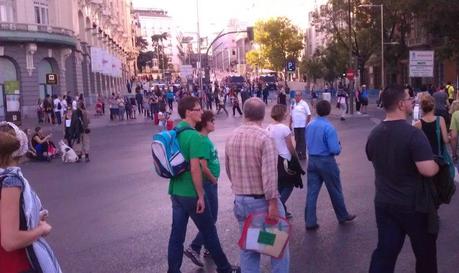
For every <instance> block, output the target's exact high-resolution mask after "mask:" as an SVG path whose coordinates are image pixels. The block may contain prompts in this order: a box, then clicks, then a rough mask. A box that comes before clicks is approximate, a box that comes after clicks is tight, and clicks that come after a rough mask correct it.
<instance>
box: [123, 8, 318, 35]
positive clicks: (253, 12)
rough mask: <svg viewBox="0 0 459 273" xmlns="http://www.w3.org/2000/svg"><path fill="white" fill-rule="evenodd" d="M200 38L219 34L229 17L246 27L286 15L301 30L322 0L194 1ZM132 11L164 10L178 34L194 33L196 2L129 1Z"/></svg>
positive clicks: (195, 27)
mask: <svg viewBox="0 0 459 273" xmlns="http://www.w3.org/2000/svg"><path fill="white" fill-rule="evenodd" d="M198 1H199V18H200V19H199V21H200V31H201V33H202V34H201V36H203V37H204V36H207V35H212V34H213V33H217V32H220V31H221V30H222V29H224V28H225V26H227V24H228V21H229V20H230V19H231V18H236V19H238V20H240V21H242V22H246V23H247V24H248V25H253V23H254V22H255V21H256V20H257V19H262V18H269V17H272V16H287V17H288V18H290V20H292V21H293V22H294V23H295V24H296V25H297V26H298V27H300V28H301V29H303V30H304V29H305V28H306V26H307V22H308V12H309V11H311V10H312V9H313V7H314V3H315V2H318V3H321V2H323V1H324V0H198ZM132 2H133V4H134V8H160V9H165V10H167V11H168V12H169V15H171V16H172V17H173V18H174V21H175V22H176V24H177V26H178V27H179V28H180V30H181V31H182V32H196V29H197V26H196V22H197V20H196V18H197V16H196V0H153V1H152V0H132Z"/></svg>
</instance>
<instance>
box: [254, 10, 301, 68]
mask: <svg viewBox="0 0 459 273" xmlns="http://www.w3.org/2000/svg"><path fill="white" fill-rule="evenodd" d="M254 33H255V42H256V43H258V44H259V45H260V51H261V55H262V56H265V57H266V60H267V62H268V66H269V67H270V68H272V69H274V70H276V71H283V70H285V69H286V64H287V61H288V60H295V61H296V60H298V57H299V54H300V51H301V50H302V49H303V35H302V34H301V32H300V31H299V29H298V28H297V27H296V26H294V25H293V24H292V22H291V21H290V20H289V19H288V18H286V17H276V18H271V19H268V20H266V21H258V22H256V23H255V27H254Z"/></svg>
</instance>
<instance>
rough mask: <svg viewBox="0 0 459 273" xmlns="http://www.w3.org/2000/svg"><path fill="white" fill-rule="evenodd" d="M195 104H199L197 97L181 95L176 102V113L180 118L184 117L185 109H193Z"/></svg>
mask: <svg viewBox="0 0 459 273" xmlns="http://www.w3.org/2000/svg"><path fill="white" fill-rule="evenodd" d="M196 104H199V99H198V98H196V97H192V96H186V97H183V98H182V99H181V100H179V102H178V107H177V108H178V113H179V115H180V117H181V118H182V119H184V118H185V117H186V111H187V110H191V109H193V108H194V107H195V106H196Z"/></svg>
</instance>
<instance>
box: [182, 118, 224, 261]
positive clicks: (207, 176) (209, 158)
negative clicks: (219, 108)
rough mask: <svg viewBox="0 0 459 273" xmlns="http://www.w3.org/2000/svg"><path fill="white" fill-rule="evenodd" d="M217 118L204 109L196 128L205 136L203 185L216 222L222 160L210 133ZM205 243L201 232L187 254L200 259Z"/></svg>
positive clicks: (202, 160) (202, 161)
mask: <svg viewBox="0 0 459 273" xmlns="http://www.w3.org/2000/svg"><path fill="white" fill-rule="evenodd" d="M214 122H215V119H214V113H213V112H212V111H204V113H203V114H202V117H201V121H200V122H198V123H196V130H198V132H200V133H201V135H202V138H203V142H202V144H203V149H202V152H203V158H202V159H201V169H202V173H203V175H204V177H203V181H204V182H203V186H204V192H205V196H206V201H207V202H206V204H207V205H208V207H207V208H209V210H210V213H211V215H212V218H213V221H214V223H216V222H217V214H218V188H217V181H218V177H219V176H220V162H219V160H218V153H217V149H216V148H215V146H214V144H213V143H212V141H211V140H210V139H209V133H211V132H213V131H214V130H215V124H214ZM203 245H204V241H203V237H202V234H201V233H200V232H198V234H197V235H196V237H195V239H194V240H193V242H192V243H191V245H190V246H189V247H188V248H187V249H186V250H185V255H186V256H187V257H190V259H191V260H192V261H198V262H201V261H200V253H201V248H202V246H203ZM209 254H210V253H209V252H208V250H205V251H204V256H208V255H209ZM201 263H202V262H201Z"/></svg>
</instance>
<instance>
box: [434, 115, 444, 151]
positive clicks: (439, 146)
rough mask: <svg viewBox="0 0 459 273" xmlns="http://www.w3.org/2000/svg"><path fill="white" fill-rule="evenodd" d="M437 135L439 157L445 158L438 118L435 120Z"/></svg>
mask: <svg viewBox="0 0 459 273" xmlns="http://www.w3.org/2000/svg"><path fill="white" fill-rule="evenodd" d="M435 134H436V135H437V148H438V155H439V156H443V151H442V150H441V143H440V141H441V137H440V134H441V132H440V118H439V117H437V119H436V120H435Z"/></svg>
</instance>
